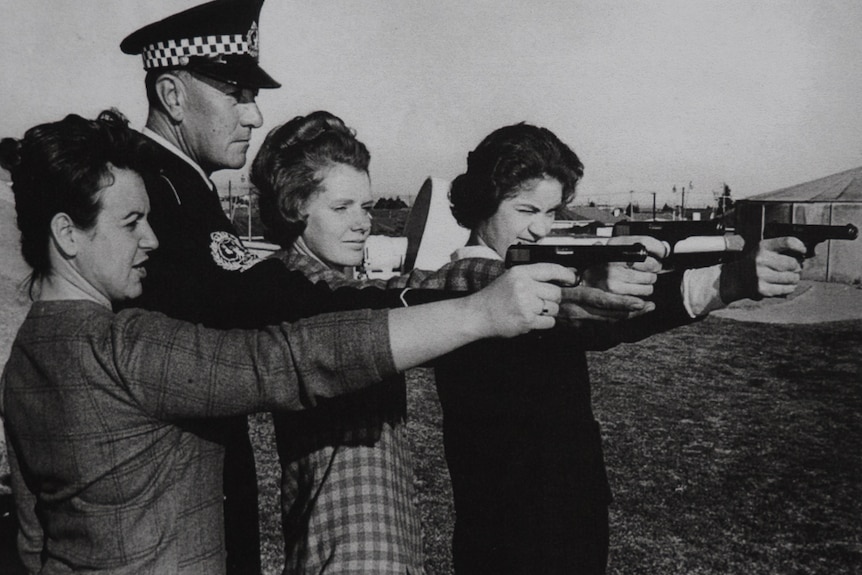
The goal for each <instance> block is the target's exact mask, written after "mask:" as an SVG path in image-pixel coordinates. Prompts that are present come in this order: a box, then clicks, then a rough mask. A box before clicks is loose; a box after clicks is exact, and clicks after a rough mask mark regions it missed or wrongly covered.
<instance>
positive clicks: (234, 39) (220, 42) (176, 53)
mask: <svg viewBox="0 0 862 575" xmlns="http://www.w3.org/2000/svg"><path fill="white" fill-rule="evenodd" d="M251 53H252V50H250V49H249V43H248V41H247V40H246V37H245V36H244V35H243V34H220V35H216V36H202V37H198V38H184V39H182V40H166V41H163V42H156V43H155V44H150V45H149V46H146V47H145V48H144V49H143V51H142V52H141V55H142V56H143V59H144V70H153V69H156V68H173V67H176V66H185V65H186V64H188V60H184V59H185V58H188V57H190V56H227V55H232V54H251Z"/></svg>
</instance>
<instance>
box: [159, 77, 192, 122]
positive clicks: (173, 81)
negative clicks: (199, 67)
mask: <svg viewBox="0 0 862 575" xmlns="http://www.w3.org/2000/svg"><path fill="white" fill-rule="evenodd" d="M155 92H156V97H157V98H158V99H159V102H160V103H161V105H162V108H163V109H164V110H165V112H167V114H168V116H170V118H171V119H172V120H173V121H174V122H176V123H178V124H179V123H180V122H182V121H183V117H184V105H185V102H186V85H185V83H184V82H183V80H182V78H181V77H180V76H178V75H176V74H172V73H165V74H162V75H161V76H159V77H158V79H157V80H156V84H155Z"/></svg>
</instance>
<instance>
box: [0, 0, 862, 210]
mask: <svg viewBox="0 0 862 575" xmlns="http://www.w3.org/2000/svg"><path fill="white" fill-rule="evenodd" d="M197 3H198V2H196V1H189V0H148V1H147V2H139V1H137V0H28V1H27V2H21V3H12V2H8V3H6V2H4V5H3V7H2V8H0V13H2V19H0V46H2V52H0V78H2V86H3V88H2V99H0V136H12V137H21V136H22V135H23V133H24V131H25V130H26V129H27V128H29V127H31V126H33V125H35V124H38V123H40V122H45V121H53V120H57V119H60V118H61V117H63V116H64V115H65V114H67V113H73V112H74V113H78V114H81V115H84V116H89V117H94V116H95V115H96V114H97V113H98V112H99V111H100V110H102V109H104V108H107V107H111V106H115V107H117V108H119V109H120V110H121V111H123V112H124V113H125V114H126V115H127V116H128V117H129V118H130V120H131V121H132V124H133V126H135V127H140V126H142V125H143V122H144V121H145V119H146V104H145V98H144V91H143V77H144V72H143V69H142V66H141V60H140V58H139V57H136V56H127V55H124V54H122V53H121V52H120V50H119V47H118V46H119V43H120V41H121V40H122V39H123V38H124V37H125V36H126V35H127V34H128V33H130V32H132V31H134V30H135V29H137V28H138V27H140V26H142V25H144V24H147V23H149V22H151V21H154V20H158V19H161V18H163V17H165V16H167V15H169V14H172V13H174V12H177V11H179V10H182V9H185V8H188V7H191V6H193V5H195V4H197ZM13 6H14V8H13ZM860 29H862V2H859V1H858V0H835V1H831V2H826V1H812V0H759V1H757V2H751V1H750V0H715V1H712V0H650V1H635V0H628V1H620V0H604V1H602V2H596V1H590V0H531V1H530V2H524V1H523V0H470V1H464V0H361V1H360V0H267V1H266V2H265V4H264V6H263V10H262V12H261V21H260V38H261V65H262V66H263V68H264V69H266V70H267V72H269V73H270V75H272V76H273V77H275V78H276V79H277V80H279V81H280V82H281V83H282V87H281V88H280V89H276V90H263V91H261V93H260V95H259V97H258V104H259V106H260V108H261V111H262V113H263V116H264V125H263V127H262V128H261V129H260V130H258V131H256V132H255V135H254V136H253V141H252V146H251V149H250V152H249V161H250V160H251V158H252V157H253V155H254V153H255V152H256V151H257V148H258V147H259V146H260V143H261V142H262V141H263V138H264V136H265V134H266V132H267V131H269V130H270V129H272V128H273V127H275V126H277V125H278V124H280V123H282V122H284V121H286V120H288V119H290V118H292V117H293V116H296V115H299V114H306V113H309V112H311V111H314V110H318V109H325V110H329V111H330V112H332V113H334V114H336V115H338V116H340V117H341V118H342V119H343V120H344V121H345V122H346V123H347V124H348V125H349V126H351V127H353V128H354V129H355V130H356V132H357V135H358V137H359V138H360V139H361V140H362V141H364V142H365V143H366V145H367V146H368V148H369V150H370V151H371V155H372V161H371V176H372V183H373V186H374V190H375V195H377V196H381V197H392V196H396V195H398V196H400V197H402V198H404V199H408V200H409V199H410V196H412V195H414V194H415V193H416V192H418V190H419V188H420V186H421V184H422V182H423V181H424V180H425V178H426V177H428V176H436V177H440V178H446V179H452V178H454V177H455V176H457V175H458V174H459V173H460V172H461V171H463V170H464V169H465V167H466V156H467V152H469V151H470V150H471V149H473V148H474V147H475V146H476V145H477V144H478V143H479V142H480V141H481V139H482V138H483V137H484V136H486V135H487V134H488V133H490V132H491V131H493V130H494V129H496V128H498V127H501V126H503V125H507V124H511V123H515V122H519V121H526V122H528V123H532V124H537V125H541V126H545V127H547V128H549V129H551V130H552V131H553V132H555V133H556V134H557V135H558V136H559V137H560V138H561V139H562V140H563V141H565V142H566V143H567V144H569V145H570V146H571V147H572V148H573V149H574V150H575V152H576V153H577V154H578V155H579V157H580V158H581V160H582V161H583V163H584V164H585V166H586V168H585V177H584V180H583V181H582V183H581V185H580V187H579V191H578V198H577V201H578V203H586V202H588V201H595V202H597V203H610V204H625V203H627V202H628V201H629V200H634V201H635V202H638V203H639V204H640V205H642V206H644V205H651V204H652V201H653V193H655V194H656V198H657V202H658V204H659V206H661V205H663V204H664V203H669V204H672V205H673V204H679V203H680V202H681V195H682V194H681V189H682V188H683V187H684V188H686V200H685V202H686V205H687V206H698V205H707V204H710V203H712V202H713V196H714V193H717V192H719V191H720V190H721V189H722V186H723V184H725V183H726V184H727V185H728V186H730V188H731V191H732V195H733V197H735V198H741V197H748V196H751V195H756V194H760V193H765V192H769V191H773V190H776V189H780V188H783V187H787V186H791V185H795V184H798V183H802V182H806V181H810V180H813V179H817V178H819V177H822V176H826V175H830V174H832V173H835V172H839V171H843V170H846V169H850V168H855V167H857V166H859V165H862V113H860V110H859V108H860V105H859V103H860V97H862V96H860V95H862V34H860V33H859V30H860ZM241 176H242V172H241V171H240V172H236V171H225V172H221V173H218V174H216V177H215V178H214V179H216V181H217V182H219V183H220V184H222V185H223V184H224V182H225V181H227V180H231V181H233V182H239V181H240V178H241ZM674 187H675V188H676V189H677V192H676V193H673V191H672V190H673V189H674Z"/></svg>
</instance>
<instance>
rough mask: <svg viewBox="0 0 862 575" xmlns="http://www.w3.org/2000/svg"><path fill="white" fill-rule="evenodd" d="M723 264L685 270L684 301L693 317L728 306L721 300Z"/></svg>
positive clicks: (683, 283)
mask: <svg viewBox="0 0 862 575" xmlns="http://www.w3.org/2000/svg"><path fill="white" fill-rule="evenodd" d="M720 284H721V265H715V266H710V267H707V268H694V269H690V270H685V272H684V273H683V275H682V302H683V305H684V306H685V309H686V311H687V312H688V314H689V315H690V316H691V317H693V318H694V317H700V316H704V315H706V314H708V313H709V312H711V311H715V310H717V309H721V308H723V307H726V306H727V304H725V303H724V302H723V301H721V290H720Z"/></svg>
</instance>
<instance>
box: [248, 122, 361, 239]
mask: <svg viewBox="0 0 862 575" xmlns="http://www.w3.org/2000/svg"><path fill="white" fill-rule="evenodd" d="M370 160H371V156H370V154H369V153H368V149H367V148H366V147H365V144H363V143H362V142H360V141H359V140H357V139H356V133H355V132H354V131H353V130H352V129H350V128H348V127H347V126H346V125H345V124H344V122H343V121H342V120H341V118H339V117H337V116H335V115H333V114H330V113H329V112H325V111H317V112H313V113H311V114H308V115H307V116H297V117H295V118H294V119H292V120H290V121H289V122H286V123H284V124H282V125H281V126H278V127H276V128H273V129H272V130H271V131H270V132H269V134H267V136H266V139H265V140H264V142H263V145H262V146H261V148H260V150H259V151H258V153H257V155H256V156H255V158H254V161H253V162H252V165H251V174H250V177H251V183H252V184H254V186H255V187H256V188H257V193H258V201H259V206H260V219H261V222H262V223H263V225H264V228H265V232H264V234H265V236H266V239H268V240H269V241H271V242H275V243H277V244H278V245H280V246H282V247H283V248H288V247H290V245H292V244H293V242H294V241H296V238H298V237H299V236H301V235H302V232H303V231H304V230H305V220H304V218H303V217H302V214H301V213H300V210H301V208H302V206H303V204H304V203H305V202H306V201H307V200H308V199H309V198H310V197H311V196H312V194H314V193H315V192H317V191H319V190H320V185H321V183H322V181H323V178H324V176H325V175H326V174H325V173H324V171H325V169H326V168H330V167H332V166H334V165H337V164H345V165H347V166H351V167H353V168H354V169H356V170H358V171H360V172H365V173H368V163H369V161H370Z"/></svg>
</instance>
